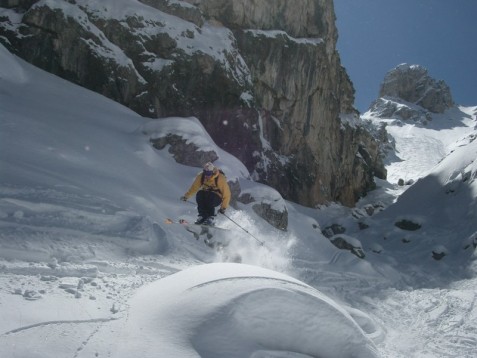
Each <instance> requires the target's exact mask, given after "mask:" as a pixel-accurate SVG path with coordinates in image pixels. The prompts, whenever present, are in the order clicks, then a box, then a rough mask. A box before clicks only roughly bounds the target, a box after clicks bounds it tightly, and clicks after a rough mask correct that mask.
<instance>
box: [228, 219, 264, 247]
mask: <svg viewBox="0 0 477 358" xmlns="http://www.w3.org/2000/svg"><path fill="white" fill-rule="evenodd" d="M222 215H224V216H225V217H226V218H227V219H229V220H230V221H232V222H233V223H234V224H235V225H237V226H238V227H239V228H241V229H242V230H243V231H245V232H246V233H247V234H249V235H250V236H251V237H253V238H254V239H255V240H257V241H258V242H259V243H260V246H263V245H264V244H265V243H264V242H263V241H261V240H259V239H257V238H256V237H255V236H253V235H252V234H251V233H250V232H249V231H247V230H246V229H245V228H244V227H242V226H241V225H239V224H238V223H237V222H236V221H234V220H232V218H231V217H230V216H228V215H226V214H225V213H223V214H222Z"/></svg>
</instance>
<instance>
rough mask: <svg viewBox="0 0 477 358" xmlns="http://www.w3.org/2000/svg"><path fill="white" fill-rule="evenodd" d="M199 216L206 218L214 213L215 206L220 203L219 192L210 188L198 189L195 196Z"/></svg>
mask: <svg viewBox="0 0 477 358" xmlns="http://www.w3.org/2000/svg"><path fill="white" fill-rule="evenodd" d="M195 200H196V201H197V210H198V212H199V216H202V217H203V218H208V217H209V216H214V215H215V208H216V207H217V206H219V205H220V204H221V203H222V198H221V197H220V196H219V194H217V193H215V192H213V191H210V190H199V191H198V192H197V195H196V196H195Z"/></svg>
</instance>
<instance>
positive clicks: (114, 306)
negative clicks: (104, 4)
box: [0, 47, 477, 358]
mask: <svg viewBox="0 0 477 358" xmlns="http://www.w3.org/2000/svg"><path fill="white" fill-rule="evenodd" d="M462 111H467V112H466V113H469V116H470V117H469V118H468V119H466V120H469V122H468V125H466V128H469V127H471V126H472V124H473V125H474V126H475V109H462ZM472 111H473V112H472ZM0 116H1V117H0V136H1V138H0V147H1V148H0V153H1V154H0V318H1V319H0V356H1V357H66V356H73V357H90V356H97V357H126V356H128V357H130V356H141V357H152V356H154V357H157V356H161V357H171V356H176V357H198V356H202V357H224V356H228V357H254V358H264V357H274V358H279V357H280V358H281V357H310V356H311V357H316V356H320V357H350V356H354V357H380V356H381V357H472V356H473V354H474V353H475V351H476V347H477V336H476V332H477V323H476V322H477V320H475V318H476V316H477V311H476V308H475V307H476V305H475V304H474V303H475V300H476V297H477V292H476V289H475V287H476V285H475V284H476V283H477V279H476V278H475V277H476V276H475V272H473V271H472V270H473V265H474V264H473V261H472V259H473V256H472V249H471V248H467V249H462V248H461V246H459V245H462V244H463V243H469V242H470V243H472V242H473V241H472V240H475V239H474V237H473V236H472V235H473V232H475V231H477V228H476V227H475V222H476V221H475V220H474V219H475V210H474V209H475V202H476V200H475V194H476V190H475V172H476V168H475V141H473V140H472V137H467V139H462V141H461V142H460V143H459V145H460V147H458V146H457V145H455V144H454V147H453V148H454V149H455V151H454V152H453V153H452V155H453V156H452V157H451V156H449V157H448V159H446V160H443V161H442V162H441V163H440V166H438V167H435V168H434V169H432V176H431V177H426V178H423V179H422V180H419V181H418V182H417V183H416V184H415V185H414V186H412V187H410V188H409V189H408V190H407V191H406V192H405V193H404V194H403V195H402V197H401V198H400V199H399V200H397V201H395V198H396V194H397V193H400V190H401V189H402V188H397V187H396V186H394V185H393V184H390V183H386V182H379V186H380V188H379V189H378V190H376V191H375V192H373V193H370V194H369V195H368V197H367V198H364V199H363V201H362V202H360V203H359V205H358V207H357V208H355V209H348V208H344V207H341V206H339V205H337V204H333V205H330V206H328V207H323V208H319V209H310V208H303V207H301V206H299V205H296V204H293V203H285V202H284V201H282V200H280V199H279V195H278V193H276V192H275V191H273V190H272V189H270V188H267V187H264V186H263V185H258V184H255V183H253V182H251V181H249V180H248V174H247V171H246V169H245V167H244V166H243V165H242V163H240V162H239V161H238V160H237V159H236V158H234V157H232V156H230V155H229V154H228V153H226V152H223V151H222V150H220V149H219V148H217V147H216V146H215V144H214V143H213V142H212V141H211V140H210V137H209V136H208V135H207V133H206V132H205V131H204V129H203V128H202V126H201V125H200V123H199V122H198V121H197V120H196V119H194V118H176V119H164V120H149V119H145V118H142V117H139V116H138V115H137V114H135V113H133V112H131V111H130V110H128V109H126V108H124V107H122V106H120V105H118V104H116V103H114V102H112V101H110V100H108V99H106V98H104V97H101V96H99V95H97V94H95V93H92V92H89V91H87V90H85V89H82V88H80V87H77V86H74V85H72V84H70V83H68V82H65V81H63V80H61V79H58V78H56V77H54V76H51V75H49V74H47V73H44V72H42V71H40V70H38V69H36V68H34V67H32V66H30V65H28V64H26V63H24V62H23V61H22V60H20V59H18V58H16V57H14V56H12V55H11V54H9V53H8V52H7V51H6V50H5V49H4V48H3V47H0ZM458 128H460V127H458ZM448 130H449V133H452V134H453V135H454V134H455V132H454V131H453V130H452V127H449V129H448ZM161 132H166V133H177V134H181V135H182V136H183V137H185V138H187V140H189V141H193V142H194V143H195V144H196V145H197V146H198V147H199V148H203V149H204V150H208V149H211V148H212V149H214V150H215V151H216V152H217V153H218V155H219V160H218V161H217V164H218V165H219V166H220V167H222V168H223V169H224V170H225V172H226V174H227V176H228V178H229V179H235V178H237V179H239V180H240V183H241V186H242V187H243V188H244V190H247V191H248V192H251V193H253V195H254V196H256V197H258V198H263V200H268V201H272V202H274V203H275V204H277V205H286V206H287V209H288V212H289V228H288V231H287V232H282V231H279V230H276V229H273V228H272V227H270V226H269V225H268V224H267V223H266V222H265V221H263V220H262V219H261V218H259V217H258V216H256V215H255V213H254V212H253V210H252V208H251V206H250V205H245V204H239V206H238V209H239V210H236V209H232V208H231V209H230V210H229V215H230V216H231V218H233V219H234V220H236V221H237V222H238V223H240V224H241V225H242V226H243V227H244V228H245V229H246V230H248V231H249V232H250V233H251V234H253V235H254V236H256V237H258V238H260V240H263V241H264V242H265V245H264V246H259V245H258V243H257V242H256V241H255V240H254V239H253V238H252V237H251V236H250V235H248V234H247V233H245V232H244V231H242V230H241V229H240V228H238V227H237V226H236V225H235V224H234V223H232V222H231V221H229V220H227V219H226V218H224V217H219V218H218V225H219V226H221V227H224V228H226V229H228V231H226V232H224V233H220V234H216V237H215V239H217V240H224V241H227V242H229V243H230V244H229V246H228V247H226V248H225V249H224V250H220V251H216V250H212V249H211V248H209V247H208V246H206V245H204V243H203V240H202V239H203V237H200V240H195V238H194V236H193V235H191V234H190V233H189V232H187V231H186V230H184V227H183V226H181V225H175V224H170V225H167V224H164V220H165V219H166V218H167V217H172V218H174V219H176V218H179V217H185V218H187V219H190V220H192V219H193V218H194V217H195V207H194V205H191V204H190V203H183V202H181V201H179V200H178V198H179V197H180V196H181V195H182V194H183V193H184V191H185V190H186V189H187V187H188V186H189V185H190V184H191V182H192V179H193V177H194V175H195V174H196V173H197V172H198V171H199V170H200V169H199V168H192V167H187V166H183V165H179V164H177V163H176V162H175V161H174V159H173V158H172V156H171V154H169V152H168V151H167V148H166V149H164V150H161V151H157V150H154V149H153V148H152V146H151V145H150V143H149V138H151V137H154V136H156V135H157V134H159V133H161ZM449 133H448V136H449V135H450V134H449ZM455 135H456V136H457V134H455ZM459 136H460V135H459ZM418 143H419V142H418V141H416V144H415V145H414V147H413V148H412V150H413V151H414V152H416V151H418V150H421V149H423V148H425V147H424V146H423V147H420V146H419V145H418ZM448 145H449V148H451V147H452V145H453V144H452V141H450V140H449V142H448ZM472 158H473V159H472ZM457 159H458V160H457ZM408 172H409V173H411V174H413V175H414V174H415V173H414V169H412V168H411V169H408ZM416 177H418V175H417V174H416ZM432 177H434V178H435V180H434V182H435V183H436V185H435V186H431V185H429V183H428V182H427V181H432ZM429 178H431V179H429ZM465 178H466V179H465ZM464 179H465V180H464ZM446 188H447V189H449V192H448V193H447V194H445V191H446ZM413 190H415V191H416V192H414V193H413ZM442 190H444V193H442ZM435 192H438V193H440V196H435V195H434V194H435ZM418 194H419V195H422V197H420V199H419V200H412V199H414V198H417V196H418ZM431 198H432V200H431ZM426 200H427V201H426ZM442 200H445V204H446V205H447V208H448V209H449V210H448V211H447V212H445V211H441V210H435V215H434V214H433V215H427V212H426V211H425V207H429V205H430V207H432V208H434V207H438V206H437V204H438V203H440V202H441V201H442ZM378 201H382V202H384V203H385V205H384V206H388V205H389V207H388V208H387V209H386V210H384V211H381V212H380V213H377V214H375V215H372V216H369V215H368V214H367V212H366V207H367V206H368V205H371V204H373V203H375V202H378ZM393 203H394V204H393ZM421 204H423V205H422V206H421ZM424 204H425V205H424ZM461 205H464V207H465V210H464V209H463V210H462V211H460V212H459V211H456V212H455V213H452V212H453V211H452V210H450V209H455V208H458V207H459V206H461ZM411 209H412V210H411ZM466 211H467V212H466ZM401 217H405V218H408V219H410V220H414V221H419V223H420V224H422V227H423V228H424V230H421V232H420V233H419V235H416V233H414V236H415V237H411V241H412V240H415V241H416V242H417V241H419V240H420V239H419V238H418V236H419V237H422V239H421V241H423V243H421V244H422V245H421V244H419V245H413V244H411V245H412V246H409V245H407V244H404V243H403V242H402V241H399V240H395V242H394V240H383V236H382V235H383V233H391V236H393V235H394V236H396V237H398V238H399V239H400V238H401V237H400V236H398V235H400V234H401V233H400V232H399V231H398V230H400V229H398V228H396V227H395V226H394V222H395V220H396V218H398V219H399V218H401ZM357 221H362V222H365V223H368V224H369V228H368V229H366V230H358V229H357ZM449 222H453V223H454V224H455V226H453V227H449V228H447V225H448V224H449ZM330 223H340V224H342V225H343V226H344V227H346V229H347V232H346V234H347V235H348V236H349V237H351V238H353V240H355V241H353V242H359V243H361V245H362V247H363V249H364V251H365V253H366V258H365V259H364V260H361V259H358V258H357V257H356V256H354V255H353V254H351V253H350V252H349V251H346V250H340V249H338V248H336V247H335V246H333V245H332V244H331V243H330V241H329V240H328V239H326V238H325V237H324V236H323V235H322V234H321V228H324V227H325V226H327V225H328V224H330ZM449 232H451V233H452V235H449ZM456 238H460V240H457V239H456ZM432 240H434V241H432ZM469 240H470V241H469ZM390 241H392V242H390ZM429 241H432V242H431V243H429ZM406 245H407V246H406ZM436 245H443V246H445V248H446V250H447V252H448V255H447V256H445V257H444V258H443V259H442V260H440V261H437V260H435V259H432V258H431V257H430V252H431V250H432V249H433V248H434V246H436ZM378 246H379V247H381V248H382V249H383V250H382V251H381V253H378V252H377V251H379V250H375V248H376V247H378ZM470 247H472V245H471V246H470ZM423 257H425V258H426V259H425V260H423ZM229 261H241V262H242V263H241V264H238V263H230V262H229ZM457 262H458V263H459V267H458V269H457V270H455V271H453V270H454V268H455V267H456V263H457ZM451 271H452V272H451Z"/></svg>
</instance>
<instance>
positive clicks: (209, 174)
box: [204, 170, 214, 177]
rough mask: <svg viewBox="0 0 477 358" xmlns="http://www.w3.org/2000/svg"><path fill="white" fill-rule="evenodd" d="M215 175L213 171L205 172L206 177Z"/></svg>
mask: <svg viewBox="0 0 477 358" xmlns="http://www.w3.org/2000/svg"><path fill="white" fill-rule="evenodd" d="M213 174H214V171H213V170H204V175H205V176H206V177H210V176H212V175H213Z"/></svg>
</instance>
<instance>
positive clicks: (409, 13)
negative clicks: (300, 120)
mask: <svg viewBox="0 0 477 358" xmlns="http://www.w3.org/2000/svg"><path fill="white" fill-rule="evenodd" d="M334 4H335V11H336V16H337V27H338V32H339V39H338V51H339V52H340V55H341V62H342V64H343V66H344V67H345V68H346V70H347V72H348V74H349V76H350V77H351V80H352V81H353V84H354V87H355V90H356V102H355V106H356V108H357V109H358V110H360V111H361V112H364V111H366V110H367V109H368V107H369V105H370V104H371V102H372V101H373V100H375V99H376V98H377V96H378V91H379V86H380V84H381V83H382V81H383V79H384V76H385V74H386V72H387V71H389V70H390V69H392V68H394V67H395V66H397V65H398V64H400V63H403V62H407V63H410V64H420V65H422V66H424V67H426V68H427V69H428V70H429V74H430V75H431V76H432V77H434V78H436V79H441V80H444V81H445V82H446V83H447V84H448V85H449V86H450V88H451V91H452V95H453V98H454V101H455V102H456V103H458V104H462V105H468V106H471V105H472V106H477V0H453V1H450V0H358V1H357V0H334Z"/></svg>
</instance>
